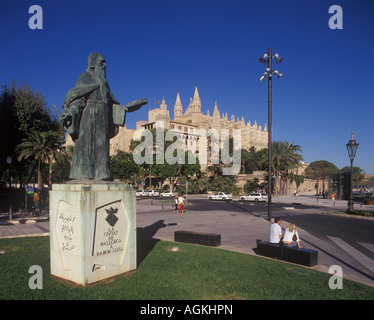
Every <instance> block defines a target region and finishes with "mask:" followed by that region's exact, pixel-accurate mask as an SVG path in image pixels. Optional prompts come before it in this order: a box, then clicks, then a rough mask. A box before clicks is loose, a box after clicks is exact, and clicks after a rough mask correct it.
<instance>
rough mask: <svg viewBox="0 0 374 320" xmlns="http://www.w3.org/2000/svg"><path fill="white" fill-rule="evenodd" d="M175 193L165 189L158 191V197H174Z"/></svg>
mask: <svg viewBox="0 0 374 320" xmlns="http://www.w3.org/2000/svg"><path fill="white" fill-rule="evenodd" d="M176 195H177V193H176V192H173V191H170V190H166V191H164V192H161V193H160V197H164V198H165V197H167V198H171V197H174V196H176Z"/></svg>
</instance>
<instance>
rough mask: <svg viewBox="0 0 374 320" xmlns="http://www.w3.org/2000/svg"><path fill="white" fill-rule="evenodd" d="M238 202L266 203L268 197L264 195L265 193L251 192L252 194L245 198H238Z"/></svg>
mask: <svg viewBox="0 0 374 320" xmlns="http://www.w3.org/2000/svg"><path fill="white" fill-rule="evenodd" d="M239 200H240V201H255V202H257V201H267V200H268V196H267V195H266V193H259V192H253V193H249V194H248V195H246V196H240V197H239Z"/></svg>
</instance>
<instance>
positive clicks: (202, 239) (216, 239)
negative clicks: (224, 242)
mask: <svg viewBox="0 0 374 320" xmlns="http://www.w3.org/2000/svg"><path fill="white" fill-rule="evenodd" d="M174 241H176V242H186V243H193V244H202V245H204V246H211V247H218V246H220V245H221V235H220V234H215V233H204V232H193V231H182V230H178V231H175V232H174Z"/></svg>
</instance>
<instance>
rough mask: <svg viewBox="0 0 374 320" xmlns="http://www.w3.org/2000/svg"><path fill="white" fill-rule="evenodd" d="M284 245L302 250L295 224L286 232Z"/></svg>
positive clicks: (289, 226) (291, 224)
mask: <svg viewBox="0 0 374 320" xmlns="http://www.w3.org/2000/svg"><path fill="white" fill-rule="evenodd" d="M283 245H285V246H287V247H289V248H296V247H298V248H301V246H300V238H299V233H298V232H297V230H296V226H295V224H294V223H292V222H291V223H290V224H289V225H288V228H287V229H286V230H285V231H284V237H283Z"/></svg>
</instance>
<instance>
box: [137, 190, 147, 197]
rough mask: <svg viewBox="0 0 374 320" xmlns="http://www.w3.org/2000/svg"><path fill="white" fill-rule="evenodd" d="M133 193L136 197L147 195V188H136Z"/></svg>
mask: <svg viewBox="0 0 374 320" xmlns="http://www.w3.org/2000/svg"><path fill="white" fill-rule="evenodd" d="M135 195H136V196H137V197H148V191H147V190H142V189H138V190H136V192H135Z"/></svg>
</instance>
